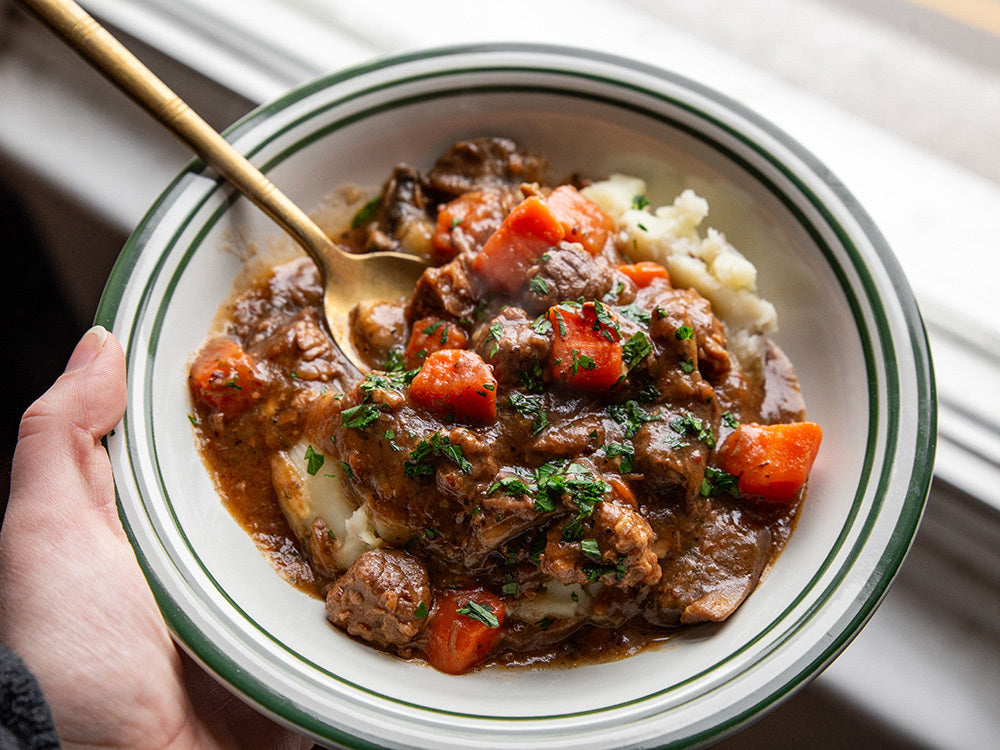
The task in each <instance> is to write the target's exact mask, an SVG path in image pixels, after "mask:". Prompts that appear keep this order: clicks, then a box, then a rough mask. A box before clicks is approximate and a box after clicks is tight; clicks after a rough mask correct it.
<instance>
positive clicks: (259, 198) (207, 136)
mask: <svg viewBox="0 0 1000 750" xmlns="http://www.w3.org/2000/svg"><path fill="white" fill-rule="evenodd" d="M19 2H20V3H21V4H22V5H24V6H25V7H26V8H28V9H29V10H30V11H31V12H33V13H34V14H35V15H36V16H37V17H38V18H39V19H40V20H41V21H43V22H44V23H45V24H46V25H47V26H49V27H50V28H51V29H52V30H53V31H55V32H56V34H58V35H59V36H60V37H62V38H63V40H65V41H66V42H67V43H68V44H69V46H70V47H72V48H73V49H74V50H76V52H77V53H79V54H80V55H81V56H82V57H83V58H84V59H86V60H87V61H88V62H89V63H90V64H91V65H93V66H94V67H95V68H96V69H97V70H98V71H99V72H100V73H101V74H102V75H104V76H105V77H106V78H107V79H108V80H109V81H111V82H112V83H113V84H115V85H116V86H117V87H118V88H120V89H121V90H122V91H124V92H125V93H126V94H127V95H128V96H129V97H130V98H131V99H133V100H134V101H135V102H136V103H137V104H139V105H140V106H141V107H142V108H143V109H145V110H146V111H147V112H148V113H149V114H151V115H152V116H153V117H154V118H156V119H157V120H158V121H159V122H160V123H162V124H163V125H164V126H166V128H167V129H168V130H170V131H171V132H173V133H174V134H175V135H176V136H177V137H178V138H180V139H181V140H182V141H184V142H185V143H186V144H188V145H189V146H190V147H191V148H192V149H193V150H194V152H195V153H196V154H198V156H200V157H201V158H202V159H203V160H204V161H205V162H206V163H207V164H209V165H211V166H212V167H214V168H215V169H216V170H217V171H218V172H219V173H220V174H221V175H222V176H223V177H225V178H226V179H227V180H229V181H230V182H231V183H232V184H233V185H234V186H235V187H236V188H237V189H238V190H239V191H240V192H241V193H243V194H244V195H245V196H246V197H247V198H249V199H250V200H251V201H253V203H255V204H256V205H257V206H259V207H260V208H261V209H262V210H263V211H264V212H265V213H266V214H267V215H268V216H270V217H271V218H272V219H274V221H276V222H277V223H278V224H279V225H281V227H282V228H284V229H285V231H287V232H288V233H289V234H291V235H292V236H293V237H294V238H295V239H296V241H298V243H299V244H300V245H302V247H303V248H304V249H305V250H306V251H308V252H309V254H310V255H312V256H313V258H314V259H315V260H316V261H317V262H319V263H321V267H323V266H322V264H323V260H321V259H326V258H329V257H330V256H331V254H336V253H337V252H338V249H337V248H336V246H335V245H334V244H333V242H331V240H330V238H329V237H327V235H326V234H325V233H324V232H323V230H322V229H320V228H319V227H318V226H317V225H316V223H315V222H313V221H312V219H310V218H309V217H308V216H307V215H306V214H305V212H304V211H302V210H301V209H300V208H299V207H298V206H296V205H295V204H294V203H293V202H292V201H291V200H289V199H288V197H287V196H285V194H284V193H282V192H281V191H280V190H279V189H278V188H277V187H275V185H274V184H273V183H272V182H271V181H270V180H268V179H267V178H266V177H265V176H264V175H263V174H262V173H261V172H260V170H258V169H257V168H256V167H254V166H253V165H252V164H251V163H250V162H249V161H247V160H246V159H245V158H243V156H242V155H241V154H240V153H238V152H237V151H236V149H234V148H233V147H232V146H230V145H229V143H228V142H227V141H226V140H225V139H224V138H223V137H222V136H220V135H219V134H218V133H217V132H216V131H215V130H214V129H213V128H212V127H211V126H210V125H209V124H208V123H206V122H205V121H204V120H203V119H202V118H201V117H199V116H198V114H197V113H196V112H194V110H192V109H191V108H190V107H189V106H188V105H187V104H185V103H184V101H183V100H182V99H181V98H180V97H179V96H177V94H175V93H174V92H173V91H172V90H171V89H170V88H169V87H168V86H167V85H166V84H165V83H163V81H161V80H160V79H159V78H157V77H156V76H155V75H154V74H153V73H152V72H151V71H150V70H149V69H148V68H147V67H146V66H145V65H143V64H142V62H140V61H139V59H138V58H136V57H135V56H134V55H133V54H132V53H131V52H129V51H128V50H127V49H126V48H125V47H124V46H123V45H122V44H121V43H119V42H118V41H117V40H116V39H115V38H114V37H113V36H112V35H111V34H110V33H109V32H108V31H107V29H105V28H104V27H103V26H101V24H100V23H98V22H97V21H96V20H95V19H94V18H93V17H92V16H90V15H89V14H88V13H87V12H86V11H85V10H84V9H83V8H81V7H80V6H79V5H77V4H76V3H75V2H73V0H19Z"/></svg>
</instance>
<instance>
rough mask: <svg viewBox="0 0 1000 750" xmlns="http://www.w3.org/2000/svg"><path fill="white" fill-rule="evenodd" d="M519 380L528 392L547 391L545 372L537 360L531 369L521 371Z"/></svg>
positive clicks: (518, 374)
mask: <svg viewBox="0 0 1000 750" xmlns="http://www.w3.org/2000/svg"><path fill="white" fill-rule="evenodd" d="M546 322H548V321H546ZM517 379H518V380H520V381H521V385H523V386H524V388H525V389H526V390H528V391H531V392H532V393H541V392H542V391H543V390H545V371H544V370H543V369H542V363H541V362H539V361H538V360H537V359H536V360H535V361H534V362H533V363H532V365H531V368H530V369H528V370H519V371H518V373H517Z"/></svg>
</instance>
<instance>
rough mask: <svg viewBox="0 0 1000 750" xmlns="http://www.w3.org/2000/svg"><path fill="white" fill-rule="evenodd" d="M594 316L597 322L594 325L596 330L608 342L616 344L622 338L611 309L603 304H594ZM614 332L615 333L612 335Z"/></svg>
mask: <svg viewBox="0 0 1000 750" xmlns="http://www.w3.org/2000/svg"><path fill="white" fill-rule="evenodd" d="M594 314H595V316H596V317H597V321H596V322H595V323H594V330H595V331H597V332H598V333H600V334H601V335H602V336H603V337H604V338H606V339H607V340H608V341H611V342H614V341H617V340H618V339H620V338H621V337H622V332H621V329H620V328H619V327H618V321H617V320H615V316H614V315H613V314H612V313H611V308H609V307H608V306H607V305H605V304H604V303H602V302H596V301H595V302H594ZM612 331H614V333H612Z"/></svg>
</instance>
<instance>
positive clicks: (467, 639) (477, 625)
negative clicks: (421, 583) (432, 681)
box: [427, 589, 504, 674]
mask: <svg viewBox="0 0 1000 750" xmlns="http://www.w3.org/2000/svg"><path fill="white" fill-rule="evenodd" d="M503 619H504V606H503V602H502V601H500V598H499V597H497V596H496V595H495V594H492V593H491V592H489V591H486V590H485V589H465V590H457V591H443V592H441V593H439V594H438V595H437V597H436V601H435V606H434V613H433V615H432V618H431V621H430V624H429V625H428V626H427V635H428V638H427V661H429V662H430V664H431V666H432V667H434V668H435V669H439V670H441V671H442V672H447V673H448V674H462V673H463V672H467V671H468V670H470V669H471V668H472V667H474V666H475V665H476V664H479V663H480V662H482V661H483V660H484V659H485V658H486V657H487V656H489V654H490V651H491V650H492V649H493V647H494V646H495V645H496V643H497V641H498V640H499V638H500V626H501V625H503Z"/></svg>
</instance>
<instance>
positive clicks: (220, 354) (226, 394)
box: [188, 337, 264, 416]
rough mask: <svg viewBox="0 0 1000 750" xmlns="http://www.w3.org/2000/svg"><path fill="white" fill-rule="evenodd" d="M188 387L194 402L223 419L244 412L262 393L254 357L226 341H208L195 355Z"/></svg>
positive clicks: (261, 381)
mask: <svg viewBox="0 0 1000 750" xmlns="http://www.w3.org/2000/svg"><path fill="white" fill-rule="evenodd" d="M188 385H189V387H190V389H191V395H192V397H193V398H194V399H195V401H198V402H200V403H202V404H205V405H206V406H208V407H209V408H211V409H214V410H216V411H220V412H222V413H223V414H225V415H226V416H232V415H234V414H237V413H239V412H241V411H244V410H246V409H247V408H248V407H249V406H250V405H251V404H253V403H254V402H255V401H256V400H257V399H258V398H260V396H261V394H262V393H263V391H264V380H263V378H262V377H261V376H260V374H258V372H257V364H256V362H254V360H253V357H251V356H250V355H249V354H247V353H246V352H245V351H244V350H243V347H242V346H241V345H240V344H239V342H238V341H235V340H233V339H230V338H225V337H220V338H216V339H213V340H211V341H209V342H208V344H206V345H205V347H204V348H203V349H202V350H201V351H200V352H199V353H198V356H197V358H196V359H195V361H194V362H193V363H192V365H191V370H190V371H189V373H188Z"/></svg>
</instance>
